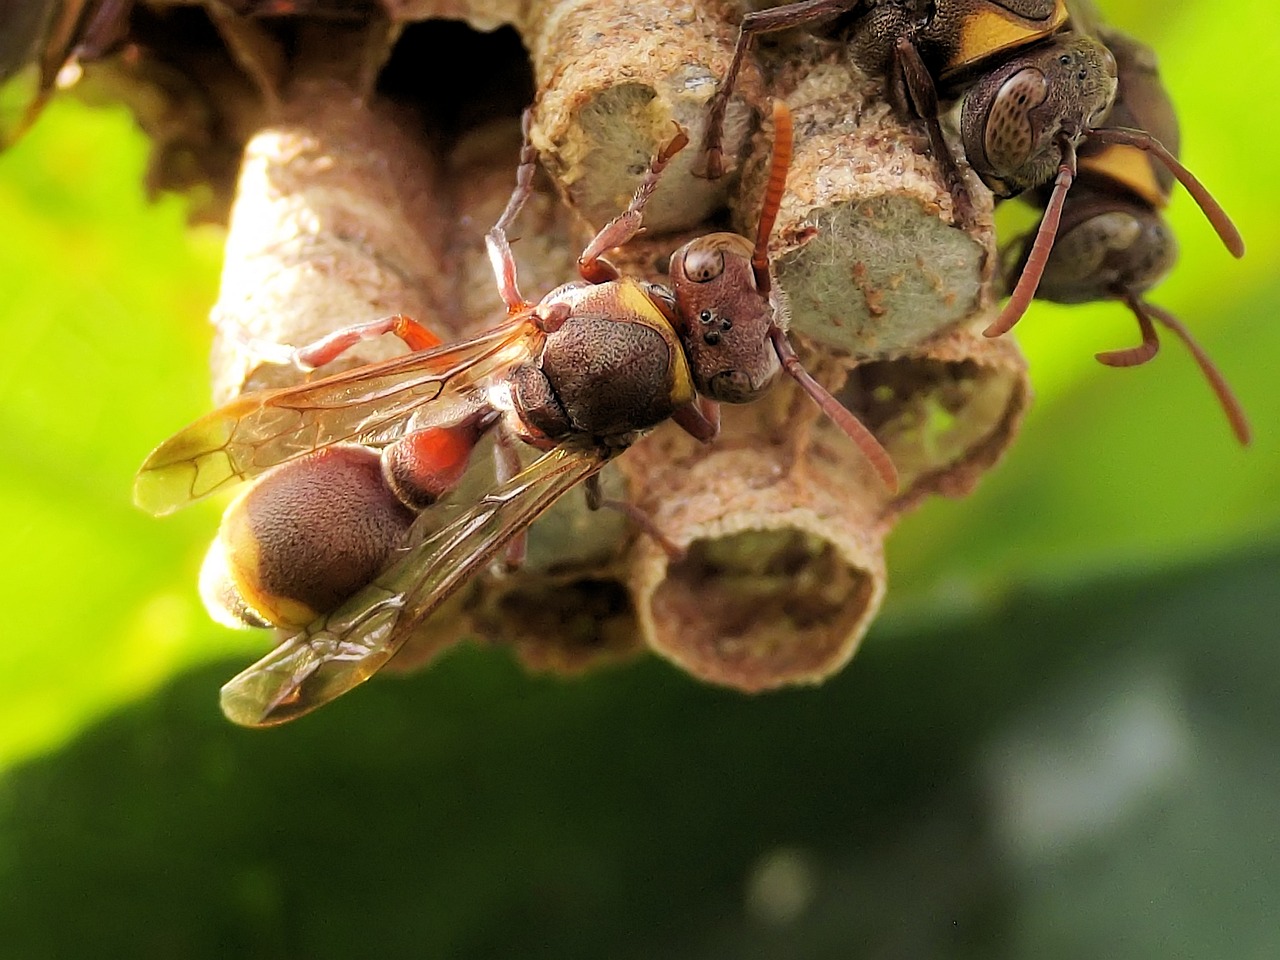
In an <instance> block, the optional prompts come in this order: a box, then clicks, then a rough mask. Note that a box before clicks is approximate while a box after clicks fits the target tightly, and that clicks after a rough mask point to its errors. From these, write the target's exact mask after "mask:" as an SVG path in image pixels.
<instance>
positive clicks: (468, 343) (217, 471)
mask: <svg viewBox="0 0 1280 960" xmlns="http://www.w3.org/2000/svg"><path fill="white" fill-rule="evenodd" d="M543 336H544V335H543V333H542V332H541V331H540V330H539V329H538V328H537V326H535V325H534V324H532V323H529V322H528V320H527V318H526V316H520V317H517V318H515V319H513V320H512V321H510V322H507V323H504V324H503V325H501V326H499V327H495V328H494V329H493V330H490V331H487V332H485V333H482V334H480V335H479V336H477V337H473V338H472V339H469V340H463V341H460V342H458V343H452V344H446V345H444V346H441V347H437V348H435V349H433V350H428V351H425V352H420V353H411V354H407V355H406V356H402V357H395V358H393V359H391V360H385V361H382V362H381V363H370V364H366V365H364V366H361V367H356V368H354V369H351V370H347V371H344V372H342V373H336V374H334V375H332V376H328V377H324V378H322V379H320V380H315V381H312V382H311V383H303V384H299V385H297V386H293V387H284V388H281V389H278V390H262V391H259V392H255V393H248V394H245V395H244V396H242V397H240V398H238V399H237V400H234V401H232V402H231V403H229V404H227V405H226V406H224V407H222V408H220V409H218V410H215V411H213V413H210V414H209V415H208V416H205V417H202V418H200V419H199V420H197V421H196V422H195V423H193V424H191V425H190V426H189V427H187V428H186V429H185V430H182V431H180V432H178V433H177V434H175V435H174V436H172V437H170V438H169V439H168V440H166V441H165V442H164V443H162V444H160V446H159V447H157V448H156V449H155V450H154V451H152V453H151V455H150V456H149V457H147V459H146V461H145V462H144V463H143V464H142V467H141V469H140V470H139V471H138V476H137V478H136V479H135V480H134V486H133V499H134V502H135V503H136V504H137V505H138V506H140V507H141V508H142V509H144V510H147V511H149V512H151V513H154V514H165V513H171V512H173V511H174V510H177V509H178V508H180V507H184V506H186V505H187V504H189V503H192V502H193V501H196V500H199V499H201V498H202V497H206V496H208V495H209V494H211V493H214V492H216V491H218V490H221V489H223V488H225V487H227V486H229V485H233V484H236V483H239V482H241V481H242V480H247V479H249V478H250V477H253V476H256V475H258V474H260V473H262V472H263V471H264V470H266V469H267V468H269V467H272V466H275V465H276V464H277V463H281V462H283V461H285V460H290V459H292V458H294V457H298V456H301V455H303V454H305V453H310V452H311V451H312V450H316V449H318V448H320V447H324V446H328V445H329V444H332V443H338V442H340V441H344V440H352V441H358V442H361V443H368V444H372V445H375V446H376V445H380V444H386V443H390V442H391V441H392V440H395V439H397V438H399V437H401V436H403V435H404V434H405V433H406V432H407V431H408V428H409V418H410V416H412V415H413V414H414V413H415V412H418V411H420V410H421V409H422V408H423V406H424V405H425V404H433V405H434V406H433V408H432V411H431V412H432V415H433V422H439V423H448V422H454V421H457V420H461V419H462V418H464V417H465V416H467V415H468V414H469V413H471V412H473V411H474V410H475V409H477V408H478V407H480V406H481V405H482V404H484V403H485V402H486V401H487V397H486V395H485V392H484V391H483V389H481V388H480V387H479V384H481V383H482V382H483V381H484V380H485V379H486V378H488V377H491V376H493V375H495V374H498V373H500V372H501V371H502V370H504V369H506V368H509V367H512V366H514V365H516V364H518V363H519V362H520V361H522V360H524V359H527V358H528V357H529V356H531V355H532V354H534V353H535V352H536V350H537V348H538V346H539V345H540V344H541V342H542V339H543ZM422 425H423V424H417V426H422Z"/></svg>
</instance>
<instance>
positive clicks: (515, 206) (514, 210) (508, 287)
mask: <svg viewBox="0 0 1280 960" xmlns="http://www.w3.org/2000/svg"><path fill="white" fill-rule="evenodd" d="M532 124H533V113H532V111H529V110H526V111H525V112H524V116H523V117H522V118H521V129H522V130H523V131H524V141H523V142H522V143H521V146H520V165H519V166H518V167H516V188H515V189H514V190H513V191H511V199H510V200H508V201H507V208H506V209H505V210H503V211H502V216H500V217H499V218H498V222H497V223H495V224H494V225H493V226H492V227H491V228H490V229H489V232H488V233H487V234H485V238H484V243H485V247H486V248H487V249H488V251H489V263H490V264H491V265H492V266H493V277H494V279H495V280H496V281H497V283H498V293H499V294H501V295H502V302H503V303H505V304H506V305H507V313H509V314H514V313H518V312H519V311H521V310H524V309H525V308H527V307H528V306H529V301H527V300H525V298H524V297H522V296H521V295H520V287H519V284H518V283H517V282H516V260H515V257H514V256H513V255H512V253H511V243H510V241H509V240H508V239H507V230H508V229H509V228H510V226H511V225H512V224H513V223H514V222H515V219H516V217H518V216H520V211H521V210H522V209H523V208H524V205H525V201H526V200H528V199H529V195H530V194H531V193H533V178H534V175H535V174H536V173H537V172H538V151H537V150H535V149H534V147H533V144H532V143H531V142H530V140H529V130H530V128H531V126H532Z"/></svg>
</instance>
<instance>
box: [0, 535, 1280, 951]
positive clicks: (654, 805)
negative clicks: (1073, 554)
mask: <svg viewBox="0 0 1280 960" xmlns="http://www.w3.org/2000/svg"><path fill="white" fill-rule="evenodd" d="M1278 585H1280V556H1277V555H1275V554H1266V555H1257V556H1253V557H1246V558H1241V559H1237V560H1234V561H1232V562H1229V563H1224V564H1222V565H1219V566H1215V567H1212V568H1206V569H1197V570H1189V571H1181V572H1177V573H1174V574H1170V575H1165V576H1162V577H1159V578H1153V579H1143V580H1135V581H1131V582H1125V583H1109V584H1099V585H1095V586H1094V587H1092V588H1090V589H1088V590H1084V591H1080V592H1076V593H1074V594H1072V595H1069V596H1054V597H1048V596H1039V595H1022V596H1019V597H1018V598H1016V599H1015V600H1014V601H1012V602H1011V603H1010V605H1009V606H1008V607H1007V608H1006V609H1004V610H1003V611H1002V612H1000V613H999V614H997V615H994V616H991V617H989V618H986V619H983V620H981V621H978V622H972V623H969V624H965V625H961V626H958V627H954V628H949V629H944V630H939V631H938V632H937V633H935V634H933V635H930V636H920V637H912V638H902V637H899V638H895V639H893V640H892V641H890V640H889V639H888V638H877V637H874V636H873V637H872V638H871V640H870V642H868V644H867V645H866V647H865V649H864V650H863V651H862V652H861V653H860V654H859V655H858V657H857V658H856V659H855V661H854V662H853V664H851V666H850V667H849V668H847V669H846V670H845V671H844V673H843V674H841V675H840V676H838V677H836V678H835V679H834V680H832V681H831V682H829V683H828V684H827V685H826V686H824V687H821V688H819V689H815V690H801V691H792V692H787V693H783V694H775V695H770V696H762V697H757V698H749V697H743V696H739V695H735V694H729V693H725V692H722V691H717V690H711V689H706V688H703V687H700V686H697V685H695V684H693V683H691V682H689V681H688V680H686V679H685V678H683V677H682V676H681V675H679V674H678V673H676V672H675V671H674V670H672V669H670V668H669V667H667V666H665V665H663V664H661V663H657V662H647V663H641V664H640V665H637V666H631V667H623V668H619V669H616V670H613V671H610V672H605V673H602V674H597V675H594V676H591V677H588V678H586V679H583V680H578V681H570V682H562V681H556V680H551V679H546V678H529V677H527V676H525V675H523V674H522V673H521V672H520V671H519V669H518V668H517V667H515V666H514V665H513V664H512V663H511V662H510V659H509V657H507V656H506V655H504V654H503V653H501V652H498V651H495V650H488V649H478V648H477V649H473V648H468V649H464V650H462V651H459V652H457V653H455V654H454V655H452V656H449V657H447V658H446V659H445V660H444V661H442V662H441V663H440V664H438V665H437V666H436V667H434V668H433V669H431V670H429V671H428V672H426V673H423V674H420V675H418V676H415V677H412V678H409V679H405V680H394V679H392V680H385V681H382V680H380V681H378V682H374V683H371V684H369V685H368V686H366V687H364V688H361V689H360V690H358V691H356V692H354V693H353V694H352V695H350V696H348V697H345V698H344V699H343V700H341V701H339V702H338V703H336V704H333V705H332V706H330V707H327V708H325V709H324V710H322V711H320V712H319V713H318V714H316V715H314V716H312V717H309V718H305V719H303V720H302V721H300V722H298V723H296V724H294V725H292V726H289V727H286V728H281V729H277V730H271V731H262V732H257V731H255V732H247V731H242V730H239V729H235V728H232V727H231V726H229V725H228V724H226V723H225V722H224V721H223V720H222V718H221V716H220V715H219V714H218V712H217V688H218V686H219V684H220V683H221V682H222V681H223V680H225V679H226V678H228V677H229V676H231V674H232V673H233V672H235V670H237V669H238V668H239V666H240V665H239V664H226V665H222V666H220V667H218V668H216V669H210V670H205V671H201V672H199V673H197V674H194V675H190V676H187V677H185V678H183V679H182V680H181V681H180V682H178V683H176V684H174V685H173V686H171V687H170V688H168V689H166V690H164V691H162V692H160V693H159V694H157V695H156V696H155V697H153V698H152V699H150V700H149V701H147V702H146V703H142V704H139V705H137V706H136V707H135V708H133V709H131V710H129V711H126V712H123V713H121V714H119V715H117V716H115V717H113V718H112V719H110V720H109V721H107V722H105V723H102V724H101V725H99V726H98V727H97V728H95V729H93V730H92V731H90V732H88V733H87V734H85V735H84V736H83V737H81V738H80V739H79V740H78V741H77V742H75V743H73V744H71V745H70V746H68V747H67V748H66V749H64V750H62V751H61V752H59V753H57V754H55V755H51V756H48V757H45V758H42V759H41V760H39V761H36V762H32V763H29V764H27V765H26V766H24V767H22V768H20V769H17V770H15V771H12V772H11V773H10V774H9V775H8V776H7V777H6V778H5V781H4V783H3V787H2V788H0V798H2V799H0V903H2V904H4V906H3V908H0V943H4V944H5V948H4V954H5V955H6V956H12V957H23V958H44V957H49V958H52V957H118V956H129V957H135V958H149V957H157V958H160V957H164V958H168V957H186V958H198V957H206V956H208V957H225V956H236V957H271V958H287V957H307V958H322V957H340V958H348V957H357V956H370V955H377V956H381V957H401V956H403V957H410V956H412V957H450V958H489V957H516V956H518V957H524V958H548V960H550V958H555V960H571V958H579V957H581V958H584V960H587V958H590V960H597V958H604V957H608V958H613V960H630V958H635V960H639V958H655V957H661V958H675V957H690V958H692V957H725V958H778V960H783V958H787V960H795V958H802V960H803V958H815V960H816V958H833V960H836V958H839V960H846V958H855V957H874V958H897V957H903V958H908V957H912V958H915V957H945V958H962V957H965V958H968V957H972V958H979V957H981V958H987V960H992V958H998V957H1036V958H1050V957H1059V956H1060V957H1063V958H1067V957H1072V958H1079V957H1086V956H1088V957H1125V958H1127V960H1132V958H1141V957H1148V956H1149V957H1153V958H1154V957H1168V956H1172V955H1177V956H1180V957H1193V958H1205V960H1209V958H1214V960H1216V958H1221V957H1227V956H1264V955H1269V954H1271V955H1274V954H1273V953H1272V952H1273V951H1277V950H1280V932H1277V929H1278V928H1277V927H1276V926H1275V924H1274V916H1275V910H1276V907H1277V892H1278V891H1280V851H1278V850H1277V837H1276V823H1277V819H1276V816H1275V810H1276V808H1277V807H1276V803H1275V801H1276V800H1277V799H1280V794H1278V793H1277V789H1278V788H1280V769H1278V766H1280V765H1277V763H1276V760H1275V756H1276V751H1275V745H1276V743H1277V735H1278V734H1280V699H1278V698H1277V695H1276V694H1277V686H1278V684H1277V678H1278V677H1280V652H1278V648H1277V644H1276V632H1277V631H1276V624H1277V623H1280V591H1277V590H1276V587H1277V586H1278ZM1175 945H1176V948H1175Z"/></svg>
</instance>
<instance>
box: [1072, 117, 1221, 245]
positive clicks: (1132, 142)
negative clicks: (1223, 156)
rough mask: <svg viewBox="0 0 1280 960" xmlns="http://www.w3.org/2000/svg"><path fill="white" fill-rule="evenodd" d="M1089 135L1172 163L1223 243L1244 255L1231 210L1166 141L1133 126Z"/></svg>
mask: <svg viewBox="0 0 1280 960" xmlns="http://www.w3.org/2000/svg"><path fill="white" fill-rule="evenodd" d="M1089 136H1090V137H1091V138H1093V139H1095V140H1101V141H1102V142H1103V143H1119V144H1124V145H1126V146H1130V147H1137V148H1138V149H1139V150H1145V151H1147V152H1148V153H1150V154H1154V155H1155V158H1156V159H1157V160H1159V161H1160V162H1161V163H1163V164H1164V165H1165V166H1166V167H1168V168H1169V172H1170V173H1172V174H1173V175H1174V176H1175V177H1177V178H1178V182H1179V183H1180V184H1182V185H1183V186H1184V187H1186V189H1187V193H1189V194H1191V198H1192V199H1193V200H1195V202H1196V205H1197V206H1199V207H1200V212H1201V213H1203V214H1204V215H1205V219H1206V220H1208V221H1209V223H1210V225H1211V226H1212V227H1213V229H1214V232H1215V233H1217V234H1218V238H1219V239H1220V240H1221V241H1222V245H1223V246H1224V247H1226V248H1227V250H1229V251H1230V252H1231V255H1232V256H1233V257H1236V258H1237V259H1239V258H1240V257H1243V256H1244V238H1243V237H1241V236H1240V231H1239V230H1237V229H1236V225H1235V224H1234V223H1232V222H1231V218H1230V217H1229V216H1227V211H1225V210H1223V209H1222V205H1221V204H1220V203H1218V201H1217V200H1215V199H1213V194H1211V193H1210V192H1209V190H1208V188H1207V187H1205V185H1204V184H1203V183H1201V182H1200V181H1199V180H1198V179H1197V178H1196V175H1195V174H1194V173H1192V172H1191V171H1190V170H1188V169H1187V168H1186V167H1184V166H1183V165H1182V161H1180V160H1179V159H1178V158H1177V157H1175V156H1174V155H1173V154H1172V153H1170V152H1169V151H1168V150H1167V149H1165V146H1164V144H1163V143H1161V142H1160V141H1159V140H1157V139H1156V138H1155V137H1153V136H1151V134H1149V133H1147V132H1146V131H1144V130H1130V129H1129V128H1127V127H1104V128H1101V129H1099V130H1090V131H1089Z"/></svg>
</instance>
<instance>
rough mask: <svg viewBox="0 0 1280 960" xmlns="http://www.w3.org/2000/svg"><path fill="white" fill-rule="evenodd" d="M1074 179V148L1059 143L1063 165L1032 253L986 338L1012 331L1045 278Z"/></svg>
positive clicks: (1063, 142)
mask: <svg viewBox="0 0 1280 960" xmlns="http://www.w3.org/2000/svg"><path fill="white" fill-rule="evenodd" d="M1075 178H1076V147H1075V144H1074V143H1072V142H1071V140H1070V139H1066V138H1064V139H1063V141H1062V163H1061V165H1060V166H1059V167H1058V179H1057V180H1056V181H1054V184H1053V193H1052V194H1051V195H1050V196H1049V203H1048V204H1047V205H1046V206H1045V208H1044V216H1043V217H1042V218H1041V219H1040V226H1039V227H1038V228H1037V229H1036V238H1035V240H1034V241H1033V242H1032V244H1031V252H1030V253H1028V254H1027V259H1026V262H1025V263H1024V264H1023V266H1022V273H1020V274H1019V275H1018V282H1017V284H1016V285H1015V286H1014V288H1013V292H1012V293H1011V294H1009V302H1008V303H1006V304H1005V305H1004V309H1003V310H1001V311H1000V316H998V317H996V319H995V320H994V321H993V322H992V324H991V325H990V326H989V327H987V329H985V330H983V331H982V335H983V336H985V337H999V336H1003V335H1004V334H1006V333H1008V332H1009V331H1010V330H1012V329H1013V326H1014V324H1016V323H1017V322H1018V321H1019V320H1021V319H1022V315H1023V314H1024V313H1026V312H1027V307H1029V306H1031V300H1032V298H1033V297H1035V295H1036V288H1037V287H1039V286H1040V278H1041V277H1042V276H1044V268H1045V264H1047V263H1048V262H1049V254H1050V252H1052V250H1053V241H1054V239H1055V238H1056V237H1057V235H1058V222H1059V221H1060V220H1061V219H1062V204H1063V203H1064V202H1065V201H1066V199H1067V191H1068V190H1070V189H1071V184H1072V183H1074V182H1075Z"/></svg>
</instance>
